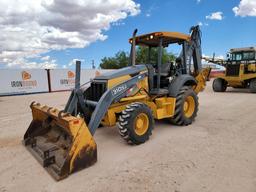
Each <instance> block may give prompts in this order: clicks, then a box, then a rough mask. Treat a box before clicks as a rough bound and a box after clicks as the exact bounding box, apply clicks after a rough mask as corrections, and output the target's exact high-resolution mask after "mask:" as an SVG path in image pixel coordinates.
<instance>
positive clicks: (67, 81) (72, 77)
mask: <svg viewBox="0 0 256 192" xmlns="http://www.w3.org/2000/svg"><path fill="white" fill-rule="evenodd" d="M60 84H61V85H73V84H75V73H74V72H73V71H68V73H67V78H65V79H60Z"/></svg>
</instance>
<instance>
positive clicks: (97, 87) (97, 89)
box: [91, 82, 107, 101]
mask: <svg viewBox="0 0 256 192" xmlns="http://www.w3.org/2000/svg"><path fill="white" fill-rule="evenodd" d="M106 89H107V84H106V82H92V83H91V100H93V101H99V100H100V98H101V96H102V95H103V94H104V93H105V91H106Z"/></svg>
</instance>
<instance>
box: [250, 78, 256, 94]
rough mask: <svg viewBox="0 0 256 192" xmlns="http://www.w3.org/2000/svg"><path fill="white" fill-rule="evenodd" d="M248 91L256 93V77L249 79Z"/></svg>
mask: <svg viewBox="0 0 256 192" xmlns="http://www.w3.org/2000/svg"><path fill="white" fill-rule="evenodd" d="M250 92H251V93H256V79H252V80H251V81H250Z"/></svg>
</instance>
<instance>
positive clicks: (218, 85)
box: [212, 78, 227, 92]
mask: <svg viewBox="0 0 256 192" xmlns="http://www.w3.org/2000/svg"><path fill="white" fill-rule="evenodd" d="M212 89H213V91H215V92H225V91H226V89H227V82H226V81H225V80H224V79H221V78H217V79H214V81H213V83H212Z"/></svg>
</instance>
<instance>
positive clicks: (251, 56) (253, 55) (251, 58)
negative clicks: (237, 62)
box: [243, 52, 255, 60]
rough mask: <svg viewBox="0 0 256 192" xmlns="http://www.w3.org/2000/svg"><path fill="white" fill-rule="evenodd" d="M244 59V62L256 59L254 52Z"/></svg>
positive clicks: (244, 56) (245, 54) (247, 54)
mask: <svg viewBox="0 0 256 192" xmlns="http://www.w3.org/2000/svg"><path fill="white" fill-rule="evenodd" d="M243 59H244V60H253V59H255V54H254V52H248V53H244V54H243Z"/></svg>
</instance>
